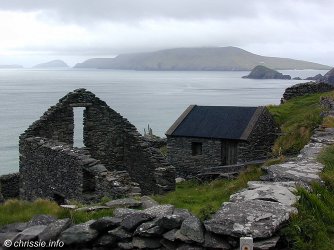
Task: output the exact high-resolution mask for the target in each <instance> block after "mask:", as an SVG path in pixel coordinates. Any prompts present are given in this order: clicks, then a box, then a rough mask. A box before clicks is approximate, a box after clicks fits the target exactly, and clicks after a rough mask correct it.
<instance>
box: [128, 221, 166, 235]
mask: <svg viewBox="0 0 334 250" xmlns="http://www.w3.org/2000/svg"><path fill="white" fill-rule="evenodd" d="M164 232H165V229H164V228H162V227H160V226H159V225H157V219H155V220H154V221H149V222H145V223H143V224H141V225H140V226H139V227H138V228H137V229H136V231H135V233H134V234H135V235H140V236H145V237H152V236H158V235H161V234H163V233H164Z"/></svg>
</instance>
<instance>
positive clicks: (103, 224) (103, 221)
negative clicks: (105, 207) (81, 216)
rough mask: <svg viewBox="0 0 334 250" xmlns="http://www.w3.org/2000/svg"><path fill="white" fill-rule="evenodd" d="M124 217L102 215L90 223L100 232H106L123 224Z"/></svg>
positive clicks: (91, 226)
mask: <svg viewBox="0 0 334 250" xmlns="http://www.w3.org/2000/svg"><path fill="white" fill-rule="evenodd" d="M121 221H122V219H121V218H116V217H102V218H100V219H97V220H96V221H95V222H93V223H92V224H91V225H90V228H92V229H94V230H96V231H98V232H99V233H105V232H107V231H109V230H111V229H114V228H116V227H118V226H119V225H120V224H121Z"/></svg>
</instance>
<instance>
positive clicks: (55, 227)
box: [38, 218, 72, 241]
mask: <svg viewBox="0 0 334 250" xmlns="http://www.w3.org/2000/svg"><path fill="white" fill-rule="evenodd" d="M71 224H72V222H71V220H70V219H68V218H67V219H62V220H56V221H55V222H52V223H50V224H49V225H47V226H46V228H45V230H44V231H43V232H42V233H41V234H40V235H39V236H38V238H39V239H40V240H42V241H49V240H56V239H57V238H58V236H59V235H60V234H61V233H62V232H63V231H64V230H66V229H67V228H69V227H70V226H71Z"/></svg>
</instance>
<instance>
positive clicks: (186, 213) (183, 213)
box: [173, 208, 192, 220]
mask: <svg viewBox="0 0 334 250" xmlns="http://www.w3.org/2000/svg"><path fill="white" fill-rule="evenodd" d="M173 214H174V215H177V216H180V217H181V218H182V220H185V219H187V218H188V217H189V216H192V214H191V213H190V212H189V211H188V209H185V208H175V209H174V212H173Z"/></svg>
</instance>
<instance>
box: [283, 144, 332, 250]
mask: <svg viewBox="0 0 334 250" xmlns="http://www.w3.org/2000/svg"><path fill="white" fill-rule="evenodd" d="M319 161H320V162H322V163H323V164H324V165H325V168H324V171H323V173H322V174H321V177H322V179H323V180H324V181H325V185H322V184H319V183H314V184H313V185H312V191H311V192H309V191H307V190H305V189H303V188H300V189H298V195H299V196H300V200H299V202H298V204H297V208H298V214H297V215H295V216H293V217H292V219H291V223H290V224H289V226H288V227H287V228H286V229H285V230H283V235H285V237H286V238H287V240H288V243H289V245H290V247H291V248H292V249H298V250H308V249H319V250H329V249H333V246H334V210H333V208H334V146H330V147H328V148H327V149H325V150H324V151H323V152H322V153H321V154H320V156H319Z"/></svg>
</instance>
